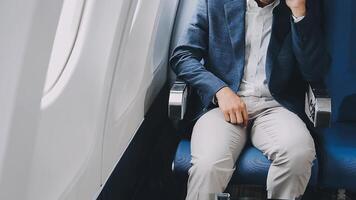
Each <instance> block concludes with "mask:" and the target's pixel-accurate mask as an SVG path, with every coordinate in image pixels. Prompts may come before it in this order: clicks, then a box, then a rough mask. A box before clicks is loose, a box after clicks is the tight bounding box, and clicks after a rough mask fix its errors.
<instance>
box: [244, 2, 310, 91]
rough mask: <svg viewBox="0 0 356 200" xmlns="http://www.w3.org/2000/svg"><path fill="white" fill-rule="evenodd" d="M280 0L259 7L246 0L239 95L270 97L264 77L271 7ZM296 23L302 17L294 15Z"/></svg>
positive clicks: (270, 27) (276, 4)
mask: <svg viewBox="0 0 356 200" xmlns="http://www.w3.org/2000/svg"><path fill="white" fill-rule="evenodd" d="M279 3H280V0H275V1H274V2H273V3H271V4H269V5H267V6H265V7H263V8H261V7H259V6H258V4H257V2H256V1H255V0H247V4H246V6H247V7H246V17H245V31H246V32H245V68H244V76H243V78H242V81H241V84H240V89H239V91H238V93H237V94H238V95H239V96H255V97H271V93H270V91H269V89H268V84H267V78H266V68H265V66H266V58H267V49H268V46H269V42H270V38H271V31H272V21H273V9H274V8H275V7H276V6H278V4H279ZM293 18H294V22H295V23H298V22H299V21H301V20H302V19H303V17H298V18H296V17H294V16H293Z"/></svg>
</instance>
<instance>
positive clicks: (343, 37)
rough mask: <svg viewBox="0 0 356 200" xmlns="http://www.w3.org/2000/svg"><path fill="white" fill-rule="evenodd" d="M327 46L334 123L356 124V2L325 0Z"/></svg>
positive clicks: (349, 0) (328, 82) (328, 81)
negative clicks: (329, 55) (330, 60)
mask: <svg viewBox="0 0 356 200" xmlns="http://www.w3.org/2000/svg"><path fill="white" fill-rule="evenodd" d="M323 8H324V23H325V32H326V42H327V44H328V46H329V51H330V54H331V58H332V64H331V69H330V75H329V77H328V80H327V85H328V87H329V90H330V94H331V97H332V101H333V116H332V118H333V121H337V122H345V121H353V122H356V1H355V0H342V1H335V0H324V1H323Z"/></svg>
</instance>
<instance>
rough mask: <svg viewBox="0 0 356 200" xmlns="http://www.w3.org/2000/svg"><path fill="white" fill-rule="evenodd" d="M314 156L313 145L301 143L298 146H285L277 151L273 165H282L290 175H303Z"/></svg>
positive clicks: (308, 168)
mask: <svg viewBox="0 0 356 200" xmlns="http://www.w3.org/2000/svg"><path fill="white" fill-rule="evenodd" d="M315 158H316V152H315V148H314V145H301V146H300V147H299V148H286V149H285V150H281V151H280V152H279V156H277V157H276V159H275V160H274V162H273V163H274V164H275V165H284V167H285V168H286V169H287V170H288V171H289V174H290V175H296V176H298V175H303V174H305V173H307V172H309V171H310V169H311V167H312V165H313V161H314V160H315Z"/></svg>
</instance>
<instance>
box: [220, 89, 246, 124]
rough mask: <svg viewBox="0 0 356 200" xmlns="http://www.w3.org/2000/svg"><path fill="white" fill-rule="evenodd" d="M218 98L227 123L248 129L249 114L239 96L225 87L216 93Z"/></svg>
mask: <svg viewBox="0 0 356 200" xmlns="http://www.w3.org/2000/svg"><path fill="white" fill-rule="evenodd" d="M216 98H217V100H218V103H219V107H220V109H221V111H222V112H223V113H224V117H225V120H226V121H227V122H230V123H232V124H238V125H243V126H245V127H247V123H248V114H247V109H246V104H245V103H244V102H243V101H242V99H241V98H240V97H239V96H237V95H236V94H235V93H234V92H233V91H232V90H231V89H230V88H228V87H224V88H222V89H221V90H219V91H218V92H217V93H216Z"/></svg>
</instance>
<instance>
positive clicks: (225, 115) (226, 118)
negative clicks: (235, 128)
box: [224, 113, 230, 122]
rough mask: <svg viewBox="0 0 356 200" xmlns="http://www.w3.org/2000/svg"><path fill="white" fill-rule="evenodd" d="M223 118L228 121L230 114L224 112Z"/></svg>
mask: <svg viewBox="0 0 356 200" xmlns="http://www.w3.org/2000/svg"><path fill="white" fill-rule="evenodd" d="M224 118H225V121H227V122H230V115H229V113H224Z"/></svg>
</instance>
